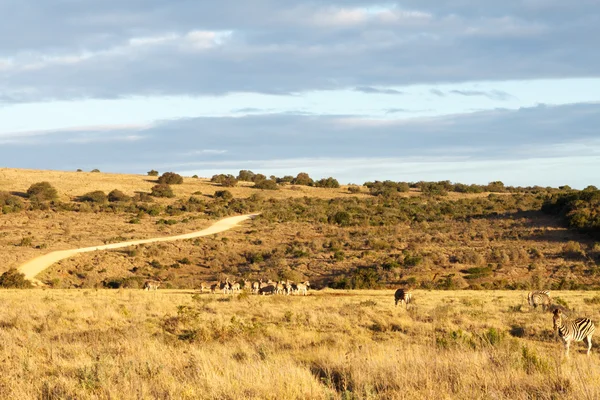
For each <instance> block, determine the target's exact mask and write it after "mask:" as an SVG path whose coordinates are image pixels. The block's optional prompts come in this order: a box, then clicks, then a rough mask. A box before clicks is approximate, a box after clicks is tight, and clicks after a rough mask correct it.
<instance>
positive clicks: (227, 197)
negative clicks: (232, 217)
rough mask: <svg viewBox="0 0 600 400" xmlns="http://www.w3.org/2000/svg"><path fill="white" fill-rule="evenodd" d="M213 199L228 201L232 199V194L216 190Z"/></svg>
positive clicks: (227, 191)
mask: <svg viewBox="0 0 600 400" xmlns="http://www.w3.org/2000/svg"><path fill="white" fill-rule="evenodd" d="M215 198H216V199H223V200H226V201H229V200H231V199H233V194H231V192H230V191H229V190H217V191H216V192H215Z"/></svg>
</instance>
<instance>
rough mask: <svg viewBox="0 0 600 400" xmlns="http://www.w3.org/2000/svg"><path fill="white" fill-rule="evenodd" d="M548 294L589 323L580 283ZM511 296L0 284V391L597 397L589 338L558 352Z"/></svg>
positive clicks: (542, 323)
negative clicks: (402, 301)
mask: <svg viewBox="0 0 600 400" xmlns="http://www.w3.org/2000/svg"><path fill="white" fill-rule="evenodd" d="M552 295H553V297H554V298H559V299H560V300H559V301H561V302H565V303H566V304H567V305H568V306H569V307H572V308H575V309H576V310H577V311H576V313H575V314H576V315H578V316H588V317H590V318H592V320H594V321H596V323H597V324H598V323H600V310H599V309H598V306H597V303H598V301H600V297H598V296H597V295H595V294H594V293H591V292H577V291H568V292H553V293H552ZM524 296H525V293H524V292H522V291H423V290H418V291H416V292H415V294H414V297H415V305H414V307H412V308H410V309H409V310H408V311H407V310H405V309H404V308H402V307H400V306H399V307H394V302H393V292H392V291H390V290H386V291H333V290H324V291H311V292H310V294H309V296H306V297H299V296H253V295H246V294H243V295H241V296H238V295H235V296H228V295H221V294H217V295H211V294H196V295H193V294H192V292H185V291H175V290H173V291H163V290H158V291H157V292H144V291H142V290H113V291H110V290H68V291H65V290H39V289H33V290H24V291H18V290H3V291H0V301H1V302H2V304H3V310H4V311H2V313H1V314H0V326H1V329H0V343H2V345H1V346H0V357H1V358H2V360H3V362H2V364H1V366H0V371H1V373H0V397H1V398H12V399H30V398H42V399H64V398H77V399H109V398H112V399H115V398H119V399H134V398H161V399H199V398H206V399H215V398H219V399H246V398H248V399H251V398H257V399H258V398H260V399H281V398H286V399H306V398H315V399H319V398H323V399H338V398H339V399H342V398H343V399H350V398H357V399H362V398H373V399H375V398H385V399H405V398H406V399H408V398H411V399H430V398H439V399H474V398H481V399H530V398H538V399H572V398H578V399H596V398H599V397H600V379H599V378H598V376H600V375H599V374H600V347H594V348H593V349H592V354H591V356H590V357H589V358H588V357H586V356H585V353H584V346H583V344H582V343H577V344H576V345H574V346H573V348H572V350H571V357H570V359H566V358H564V357H563V347H562V344H560V343H558V342H556V341H555V339H554V336H553V332H552V318H551V315H550V314H547V313H542V312H540V311H529V307H528V306H526V305H525V304H524ZM584 299H588V302H587V303H586V302H585V301H584ZM590 301H591V302H592V303H593V304H592V303H590ZM599 342H600V341H599V340H598V339H597V340H596V343H599ZM595 346H596V344H595Z"/></svg>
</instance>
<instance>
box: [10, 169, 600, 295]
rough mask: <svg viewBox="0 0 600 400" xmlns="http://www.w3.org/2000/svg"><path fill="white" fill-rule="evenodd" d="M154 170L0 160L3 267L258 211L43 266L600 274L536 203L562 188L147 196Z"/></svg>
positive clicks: (447, 279)
mask: <svg viewBox="0 0 600 400" xmlns="http://www.w3.org/2000/svg"><path fill="white" fill-rule="evenodd" d="M157 180H158V177H153V176H146V175H127V174H106V173H101V172H58V171H34V170H18V169H0V201H3V202H4V206H3V213H4V214H3V215H2V216H1V219H0V262H1V263H0V265H2V267H1V268H2V270H7V269H9V268H11V267H17V266H18V265H20V264H22V263H23V262H25V261H27V260H29V259H31V258H34V257H37V256H39V255H42V254H45V253H47V252H50V251H53V250H63V249H71V248H79V247H88V246H95V245H100V244H107V243H115V242H121V241H126V240H135V239H146V238H151V237H159V236H170V235H178V234H184V233H189V232H193V231H197V230H201V229H203V228H205V227H207V226H208V225H210V223H211V222H212V221H213V220H215V219H218V218H221V217H224V216H229V215H237V214H242V213H249V212H256V211H260V212H262V214H261V215H260V217H258V218H256V219H254V220H253V221H251V222H250V223H248V224H246V225H244V227H242V228H238V229H236V230H233V231H229V232H225V233H222V234H219V235H216V236H211V237H206V238H197V239H194V240H186V241H181V242H172V243H158V244H147V245H140V246H133V247H129V248H126V249H119V250H114V251H103V252H94V253H85V254H81V255H78V256H77V257H74V258H70V259H67V260H63V261H61V262H59V263H57V264H56V265H55V266H53V267H52V268H50V269H48V270H46V271H45V272H44V273H43V274H42V275H40V276H39V278H40V279H42V280H43V281H45V282H46V283H48V284H49V285H51V286H53V287H58V288H71V287H103V286H104V287H105V286H110V287H115V286H121V285H124V286H130V287H136V286H138V285H139V284H140V282H141V281H143V280H144V279H147V278H159V279H161V280H164V281H165V282H166V285H167V286H168V287H173V288H194V287H198V286H199V284H200V282H202V281H215V280H218V279H222V278H224V277H225V276H229V277H230V278H233V279H240V278H248V279H256V278H259V277H264V278H267V279H291V280H295V281H299V280H305V279H307V280H310V281H311V282H314V283H315V284H316V286H317V287H324V286H330V287H336V288H377V287H387V286H394V285H399V284H408V285H411V286H414V287H420V288H440V289H457V288H467V287H469V288H489V289H491V288H496V289H498V288H507V289H516V288H523V289H525V288H529V287H548V288H554V289H576V288H582V289H586V288H594V287H598V286H600V282H599V273H600V268H599V258H600V245H598V244H596V243H595V242H594V240H593V239H592V238H591V237H589V236H587V235H586V234H582V233H579V232H577V231H575V230H570V229H569V228H568V227H567V225H565V224H564V222H563V220H562V219H561V216H560V215H556V216H555V215H551V214H546V213H543V212H542V211H541V209H542V205H543V204H544V202H547V201H548V199H549V198H551V196H553V195H554V196H556V195H558V194H560V193H561V192H560V191H559V190H558V189H543V188H536V189H535V190H511V191H512V193H511V192H510V191H508V189H505V188H503V187H502V188H500V189H501V190H503V191H501V192H499V193H489V192H483V193H457V192H452V191H450V192H448V191H446V190H443V191H440V190H432V188H433V189H436V185H429V186H428V185H424V184H422V185H420V186H419V188H415V187H413V188H412V189H410V190H409V191H407V192H406V191H396V190H393V191H391V192H389V191H379V192H375V190H373V188H372V187H371V188H367V187H364V186H361V187H357V186H352V187H351V188H349V187H348V186H341V187H339V188H323V187H314V186H306V185H300V184H291V183H289V182H281V183H280V184H279V185H276V186H277V188H278V190H262V189H256V188H253V187H252V186H253V185H254V183H252V182H238V183H237V185H236V186H235V187H224V186H223V184H221V183H216V182H215V181H218V179H213V181H212V182H211V180H210V179H207V178H187V177H184V178H183V182H182V183H181V184H173V185H170V188H171V189H172V191H173V197H155V196H150V195H149V194H150V193H151V191H152V190H153V187H155V186H156V185H157V184H158V182H157ZM38 182H48V183H49V184H50V185H51V186H52V187H54V188H55V189H56V192H57V197H56V198H55V199H54V200H46V201H42V200H39V199H36V198H35V197H32V196H28V195H27V192H28V190H29V189H30V187H31V185H33V184H35V183H38ZM439 186H440V185H438V186H437V187H439ZM441 186H444V184H443V183H442V184H441ZM463 186H464V185H463ZM113 190H117V191H118V192H119V193H121V195H122V196H123V197H122V198H119V199H118V200H119V201H108V199H106V195H108V194H109V193H110V192H112V191H113ZM351 191H352V192H351ZM99 192H102V194H99ZM94 193H95V194H94ZM371 193H375V194H377V196H374V195H372V194H371ZM103 196H104V197H103ZM0 205H1V203H0ZM0 272H2V271H1V270H0Z"/></svg>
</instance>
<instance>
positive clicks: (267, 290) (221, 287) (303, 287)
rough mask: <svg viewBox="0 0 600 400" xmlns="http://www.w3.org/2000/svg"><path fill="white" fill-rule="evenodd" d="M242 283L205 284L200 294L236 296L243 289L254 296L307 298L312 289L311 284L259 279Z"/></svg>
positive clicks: (225, 281)
mask: <svg viewBox="0 0 600 400" xmlns="http://www.w3.org/2000/svg"><path fill="white" fill-rule="evenodd" d="M241 282H242V283H243V287H242V283H240V282H232V281H230V280H229V278H227V279H225V280H224V281H220V282H214V283H206V282H203V283H201V284H200V292H201V293H204V292H205V291H207V292H209V293H218V292H222V293H223V294H234V293H241V291H242V288H243V289H249V290H250V292H251V293H252V294H262V295H267V294H273V295H274V294H284V295H303V296H306V295H307V294H308V288H309V287H310V282H308V281H306V282H302V283H296V282H291V281H289V280H286V281H279V282H273V281H271V280H270V279H269V280H267V281H263V280H262V279H259V280H258V281H254V282H249V281H247V280H246V279H244V280H242V281H241Z"/></svg>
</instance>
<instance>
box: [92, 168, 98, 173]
mask: <svg viewBox="0 0 600 400" xmlns="http://www.w3.org/2000/svg"><path fill="white" fill-rule="evenodd" d="M90 172H100V170H99V169H98V168H94V169H93V170H91V171H90Z"/></svg>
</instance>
